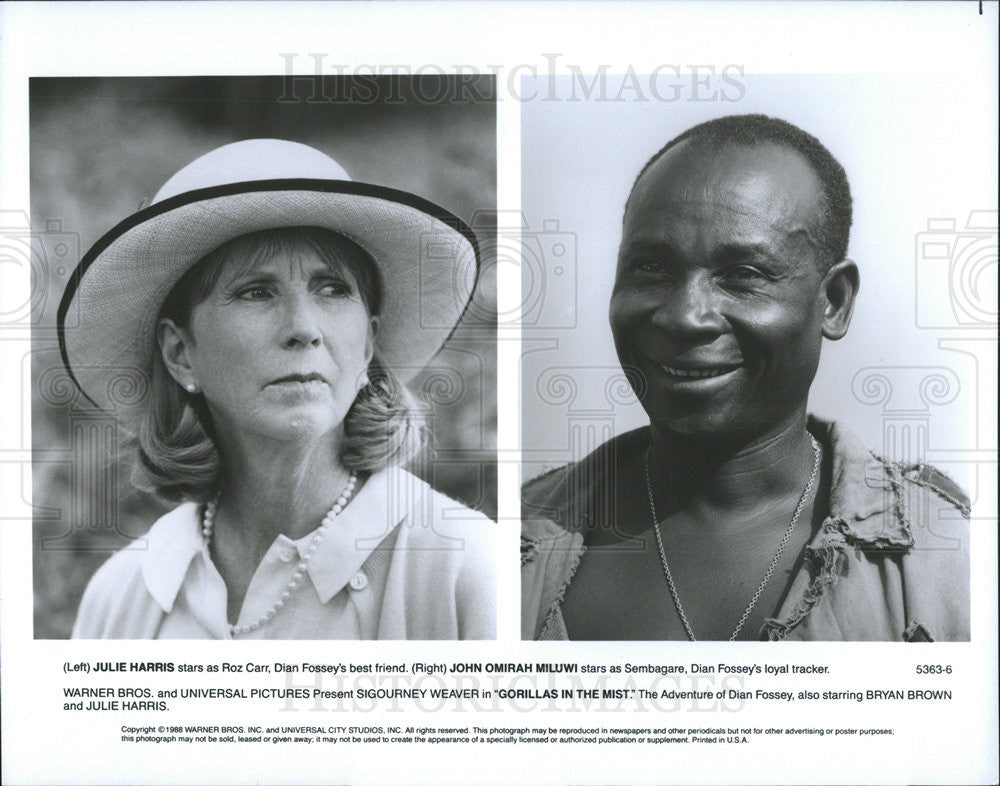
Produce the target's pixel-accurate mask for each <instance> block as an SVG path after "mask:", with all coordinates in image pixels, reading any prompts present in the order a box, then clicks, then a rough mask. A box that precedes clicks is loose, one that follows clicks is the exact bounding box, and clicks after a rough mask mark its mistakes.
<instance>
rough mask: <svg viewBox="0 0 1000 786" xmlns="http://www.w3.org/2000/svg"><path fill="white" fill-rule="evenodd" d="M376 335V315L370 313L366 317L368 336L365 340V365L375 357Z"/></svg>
mask: <svg viewBox="0 0 1000 786" xmlns="http://www.w3.org/2000/svg"><path fill="white" fill-rule="evenodd" d="M377 335H378V317H377V316H375V315H374V314H372V316H370V317H369V318H368V338H367V339H366V340H365V365H368V364H369V363H371V362H372V358H373V357H375V336H377Z"/></svg>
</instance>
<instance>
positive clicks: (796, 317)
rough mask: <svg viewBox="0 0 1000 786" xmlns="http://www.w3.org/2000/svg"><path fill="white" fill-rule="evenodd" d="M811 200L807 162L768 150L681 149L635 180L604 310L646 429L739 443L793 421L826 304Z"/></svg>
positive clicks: (814, 190) (814, 195)
mask: <svg viewBox="0 0 1000 786" xmlns="http://www.w3.org/2000/svg"><path fill="white" fill-rule="evenodd" d="M820 195H821V190H820V183H819V180H818V178H817V177H816V175H815V173H814V172H813V171H812V169H811V167H810V166H809V165H808V163H807V162H806V161H805V160H804V159H803V158H802V157H801V156H800V155H799V154H798V153H796V152H794V151H792V150H788V149H786V148H783V147H778V146H774V145H765V146H757V147H745V146H734V145H730V146H726V147H722V148H718V147H713V148H708V147H704V146H702V147H699V146H692V144H691V142H689V141H686V142H682V143H681V144H680V145H678V146H676V147H674V148H672V149H671V150H670V151H668V152H667V153H666V154H665V155H663V156H662V157H661V158H660V159H659V160H658V161H657V162H656V163H655V164H654V165H653V166H652V167H651V168H650V169H649V170H647V171H646V173H645V174H643V176H642V177H641V178H640V180H639V182H638V183H637V184H636V186H635V189H634V190H633V192H632V195H631V198H630V202H629V206H628V209H627V211H626V214H625V222H624V228H623V234H622V242H621V248H620V249H619V254H618V272H617V277H616V280H615V288H614V293H613V295H612V298H611V313H610V316H611V329H612V333H613V334H614V339H615V345H616V347H617V349H618V357H619V359H620V360H621V363H622V365H623V366H625V367H633V369H635V370H637V371H638V372H639V374H640V380H641V381H640V383H639V384H637V386H636V387H637V392H638V393H639V396H640V399H641V401H642V404H643V406H644V407H645V409H646V412H647V413H648V414H649V417H650V419H651V421H652V422H653V424H654V425H655V426H656V427H658V428H661V429H666V430H667V431H669V432H671V433H673V434H675V435H678V436H687V437H697V436H706V437H708V436H711V437H716V438H737V439H738V438H740V437H741V436H746V435H759V434H762V433H766V432H768V431H772V430H774V429H775V428H780V427H781V425H782V424H785V423H790V422H791V421H792V419H794V418H796V417H798V416H801V415H802V413H803V412H804V410H805V405H806V399H807V396H808V392H809V386H810V384H811V383H812V379H813V376H814V374H815V372H816V366H817V364H818V362H819V353H820V344H821V341H822V336H823V327H824V324H823V323H824V311H825V310H827V309H828V305H829V302H828V298H827V295H826V293H825V282H824V274H825V273H826V270H825V269H824V265H823V264H822V263H821V260H820V248H819V246H818V244H817V238H816V231H815V230H816V227H817V225H818V221H819V220H820V210H819V205H820ZM852 299H853V296H852Z"/></svg>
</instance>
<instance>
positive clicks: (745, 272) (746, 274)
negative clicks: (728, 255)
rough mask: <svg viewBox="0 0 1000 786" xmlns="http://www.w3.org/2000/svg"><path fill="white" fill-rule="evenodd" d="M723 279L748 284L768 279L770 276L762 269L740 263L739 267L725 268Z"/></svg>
mask: <svg viewBox="0 0 1000 786" xmlns="http://www.w3.org/2000/svg"><path fill="white" fill-rule="evenodd" d="M723 279H724V280H725V281H731V282H733V283H745V284H749V283H753V282H757V281H769V280H770V277H769V276H768V275H767V274H765V273H764V272H763V271H762V270H759V269H757V268H755V267H751V266H750V265H740V266H739V267H734V268H730V269H729V270H727V271H726V272H725V275H724V276H723Z"/></svg>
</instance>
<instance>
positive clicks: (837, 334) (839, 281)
mask: <svg viewBox="0 0 1000 786" xmlns="http://www.w3.org/2000/svg"><path fill="white" fill-rule="evenodd" d="M860 286H861V278H860V276H859V274H858V266H857V265H855V264H854V262H852V261H851V260H850V259H844V260H842V261H841V262H838V263H837V264H836V265H833V266H832V267H831V268H830V269H829V270H828V271H827V272H826V275H825V276H824V277H823V284H822V287H823V288H822V292H823V298H824V299H825V301H826V303H825V305H824V307H823V335H824V336H826V337H827V338H828V339H830V340H831V341H836V340H838V339H841V338H843V337H844V335H845V334H846V333H847V328H848V327H850V324H851V315H852V314H853V313H854V299H855V298H856V297H857V296H858V288H859V287H860Z"/></svg>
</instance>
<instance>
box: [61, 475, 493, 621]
mask: <svg viewBox="0 0 1000 786" xmlns="http://www.w3.org/2000/svg"><path fill="white" fill-rule="evenodd" d="M200 529H201V507H200V506H198V505H195V504H194V503H185V504H183V505H181V506H179V507H178V508H175V509H174V510H172V511H171V512H170V513H167V514H166V515H165V516H163V517H162V518H160V519H159V520H158V521H157V522H156V523H155V524H154V525H153V526H152V528H151V529H150V530H149V533H148V534H147V535H146V536H145V537H144V538H139V539H137V540H136V541H135V542H134V543H132V544H131V545H129V546H128V547H126V548H125V549H122V550H121V551H119V552H118V553H117V554H115V555H114V556H113V557H112V558H111V559H109V560H108V561H107V562H106V563H105V564H104V565H103V566H102V567H101V568H100V569H99V570H98V571H97V573H96V574H94V577H93V578H92V579H91V581H90V584H89V585H88V586H87V590H86V592H85V593H84V596H83V601H82V602H81V604H80V610H79V612H78V614H77V618H76V623H75V625H74V628H73V637H74V638H115V639H152V638H172V639H229V638H233V636H231V635H230V633H229V626H228V624H227V620H226V587H225V584H224V583H223V580H222V576H221V575H220V574H219V572H218V570H217V569H216V568H215V565H214V564H213V563H212V561H211V558H210V556H209V553H208V549H207V546H206V544H205V541H204V539H203V538H202V536H201V532H200ZM495 529H496V525H495V524H494V523H493V522H492V521H491V520H490V519H488V518H487V517H486V516H484V515H483V514H481V513H477V512H476V511H473V510H470V509H469V508H466V507H465V506H464V505H462V504H461V503H459V502H455V501H453V500H451V499H449V498H448V497H446V496H444V495H443V494H440V493H438V492H436V491H434V490H433V489H431V488H430V486H428V485H427V484H426V483H424V482H423V481H421V480H419V479H418V478H416V477H414V476H413V475H411V474H409V473H408V472H406V471H404V470H401V469H398V468H391V469H388V470H383V471H380V472H377V473H375V474H374V475H372V476H371V477H369V478H368V480H367V482H366V483H365V484H364V486H363V487H362V488H361V489H360V491H359V492H358V493H357V495H356V496H355V497H354V499H352V500H351V503H350V504H349V505H348V506H347V507H346V508H345V509H344V510H343V511H342V512H341V513H340V515H339V516H338V517H337V518H336V520H335V521H334V524H333V526H331V527H328V528H327V534H326V537H325V538H324V539H323V541H322V542H321V543H320V545H319V546H318V547H317V549H316V551H315V553H314V554H313V556H312V558H311V559H310V560H309V566H308V570H307V574H306V576H307V578H306V579H303V580H301V581H300V582H299V585H298V587H297V588H296V589H295V590H294V591H293V592H292V594H291V597H290V598H289V599H288V600H287V601H286V603H285V606H284V608H282V609H281V610H280V611H279V612H278V613H277V614H276V615H275V616H274V617H273V618H272V619H271V620H270V621H269V622H268V623H267V624H265V625H262V626H261V627H260V628H258V629H257V630H255V631H253V632H251V633H247V634H241V635H239V636H237V637H236V638H245V639H492V638H495V637H496V575H495V566H496V562H495V558H494V548H493V544H494V538H495ZM311 538H312V533H310V534H309V535H306V536H305V537H303V538H300V539H299V540H291V539H289V538H287V537H285V536H284V535H280V536H279V537H278V538H277V539H276V540H275V541H274V543H273V544H272V545H271V547H270V548H269V549H268V551H267V553H266V554H265V556H264V558H263V560H261V563H260V565H259V566H258V567H257V570H256V571H255V573H254V575H253V577H252V579H251V581H250V585H249V587H248V589H247V593H246V597H245V598H244V601H243V606H242V608H241V610H240V615H239V619H238V620H237V623H236V624H237V625H247V624H249V623H251V622H253V621H254V620H257V619H259V618H260V617H261V616H263V615H264V614H265V613H266V612H267V610H268V609H270V608H271V606H272V605H273V604H274V602H275V601H276V600H277V599H278V597H279V596H280V594H281V593H282V591H284V589H285V588H286V586H287V584H288V581H289V579H290V578H291V576H292V573H293V572H294V571H295V568H296V566H297V564H298V562H299V559H300V557H301V556H303V555H304V554H305V552H306V549H307V548H308V546H309V543H310V540H311Z"/></svg>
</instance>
